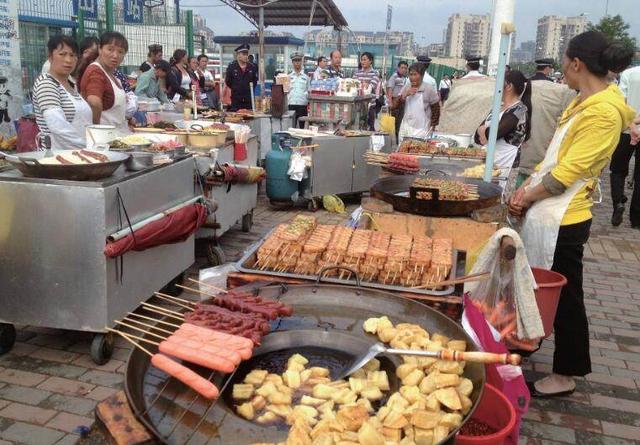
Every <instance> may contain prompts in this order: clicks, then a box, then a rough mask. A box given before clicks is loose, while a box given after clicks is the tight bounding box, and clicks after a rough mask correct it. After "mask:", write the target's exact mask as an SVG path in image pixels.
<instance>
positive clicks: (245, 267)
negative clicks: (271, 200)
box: [236, 230, 458, 296]
mask: <svg viewBox="0 0 640 445" xmlns="http://www.w3.org/2000/svg"><path fill="white" fill-rule="evenodd" d="M272 232H273V230H272V231H270V232H269V233H268V234H267V235H266V236H265V237H264V238H262V239H261V240H260V241H258V242H257V243H255V244H254V245H252V246H251V247H249V249H248V250H247V251H246V252H245V254H244V255H243V256H242V258H240V260H239V261H238V262H237V263H236V268H237V269H238V271H240V272H244V273H250V274H260V275H269V276H272V277H282V278H294V279H297V280H306V281H316V280H317V279H318V275H301V274H296V273H290V272H274V271H271V270H260V269H254V268H253V265H254V264H255V262H256V257H257V252H258V249H259V248H260V246H261V245H262V243H264V242H265V240H266V239H267V238H268V237H269V236H270V235H271V233H272ZM457 268H458V251H457V250H456V249H453V258H452V262H451V272H449V276H448V277H447V278H446V279H447V280H453V279H455V278H456V276H457V272H458V271H457ZM322 281H325V282H329V283H335V284H344V285H348V286H356V285H358V281H360V285H361V286H362V287H367V288H371V289H382V290H387V291H394V292H410V293H414V294H422V295H432V296H447V295H451V294H453V292H454V291H455V286H448V287H445V288H443V289H440V290H431V289H412V288H410V287H404V286H396V285H390V284H381V283H377V282H371V281H363V280H358V281H356V278H355V277H350V278H348V279H340V278H333V277H323V278H322Z"/></svg>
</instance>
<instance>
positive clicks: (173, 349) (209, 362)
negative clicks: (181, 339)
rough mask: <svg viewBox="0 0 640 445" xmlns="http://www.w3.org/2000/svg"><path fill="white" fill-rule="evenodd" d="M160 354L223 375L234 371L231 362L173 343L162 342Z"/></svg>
mask: <svg viewBox="0 0 640 445" xmlns="http://www.w3.org/2000/svg"><path fill="white" fill-rule="evenodd" d="M159 349H160V352H162V353H163V354H166V355H170V356H173V357H176V358H179V359H180V360H185V361H188V362H190V363H194V364H196V365H200V366H204V367H205V368H209V369H213V370H214V371H220V372H225V373H230V372H233V370H234V369H236V365H234V364H233V363H232V362H231V361H229V360H227V359H226V358H224V357H221V356H219V355H213V354H210V353H208V352H205V351H202V350H198V349H193V348H189V347H187V346H184V345H181V344H179V343H175V342H168V341H163V342H161V343H160V347H159Z"/></svg>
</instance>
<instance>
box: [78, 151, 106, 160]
mask: <svg viewBox="0 0 640 445" xmlns="http://www.w3.org/2000/svg"><path fill="white" fill-rule="evenodd" d="M80 153H82V154H83V155H85V156H87V157H90V158H93V159H96V160H97V161H100V162H109V157H108V156H107V155H103V154H102V153H96V152H95V151H89V150H80Z"/></svg>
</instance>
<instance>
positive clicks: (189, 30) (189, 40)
mask: <svg viewBox="0 0 640 445" xmlns="http://www.w3.org/2000/svg"><path fill="white" fill-rule="evenodd" d="M186 13H187V16H186V28H185V34H186V35H185V39H186V42H185V44H186V47H187V54H189V55H190V56H193V11H192V10H191V9H189V10H187V11H186Z"/></svg>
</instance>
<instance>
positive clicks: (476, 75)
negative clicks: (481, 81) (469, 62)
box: [462, 70, 487, 79]
mask: <svg viewBox="0 0 640 445" xmlns="http://www.w3.org/2000/svg"><path fill="white" fill-rule="evenodd" d="M483 77H487V76H485V75H484V74H482V73H481V72H480V71H478V70H471V71H469V72H468V73H467V74H465V75H464V76H462V78H463V79H474V78H475V79H478V78H483Z"/></svg>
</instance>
